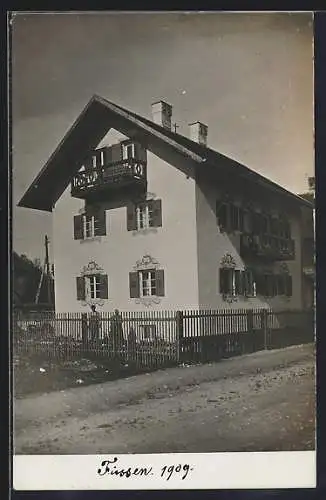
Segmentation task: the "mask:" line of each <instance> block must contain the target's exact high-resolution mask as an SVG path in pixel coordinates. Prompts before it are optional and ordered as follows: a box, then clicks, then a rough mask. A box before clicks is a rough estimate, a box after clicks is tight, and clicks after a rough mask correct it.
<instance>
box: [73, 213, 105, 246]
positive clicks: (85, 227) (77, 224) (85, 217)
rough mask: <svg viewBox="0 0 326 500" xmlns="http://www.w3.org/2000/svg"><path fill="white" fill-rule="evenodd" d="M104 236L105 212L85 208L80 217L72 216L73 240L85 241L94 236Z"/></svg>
mask: <svg viewBox="0 0 326 500" xmlns="http://www.w3.org/2000/svg"><path fill="white" fill-rule="evenodd" d="M105 235H106V212H105V210H101V209H97V208H96V209H95V208H94V207H93V208H92V207H88V208H86V212H85V213H84V214H82V215H75V216H74V239H75V240H85V239H91V238H94V237H95V236H105Z"/></svg>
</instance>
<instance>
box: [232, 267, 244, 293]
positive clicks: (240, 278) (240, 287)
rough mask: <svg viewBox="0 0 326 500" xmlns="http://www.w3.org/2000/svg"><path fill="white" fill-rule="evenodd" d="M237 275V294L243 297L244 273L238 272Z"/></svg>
mask: <svg viewBox="0 0 326 500" xmlns="http://www.w3.org/2000/svg"><path fill="white" fill-rule="evenodd" d="M234 273H235V294H236V295H242V294H243V283H244V282H243V275H244V273H243V271H239V270H236V271H234Z"/></svg>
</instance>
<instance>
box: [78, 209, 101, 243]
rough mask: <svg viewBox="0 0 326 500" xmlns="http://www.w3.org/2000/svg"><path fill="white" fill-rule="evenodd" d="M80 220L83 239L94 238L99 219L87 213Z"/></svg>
mask: <svg viewBox="0 0 326 500" xmlns="http://www.w3.org/2000/svg"><path fill="white" fill-rule="evenodd" d="M82 218H83V239H84V240H88V239H92V238H95V237H96V236H97V231H98V229H99V219H98V218H97V217H96V216H95V215H94V214H91V215H89V214H87V213H85V214H83V215H82ZM89 224H90V225H91V227H90V234H87V231H88V229H89V227H87V226H88V225H89Z"/></svg>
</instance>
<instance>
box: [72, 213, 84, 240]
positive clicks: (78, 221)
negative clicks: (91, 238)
mask: <svg viewBox="0 0 326 500" xmlns="http://www.w3.org/2000/svg"><path fill="white" fill-rule="evenodd" d="M83 236H84V235H83V216H82V215H75V216H74V239H75V240H82V239H83Z"/></svg>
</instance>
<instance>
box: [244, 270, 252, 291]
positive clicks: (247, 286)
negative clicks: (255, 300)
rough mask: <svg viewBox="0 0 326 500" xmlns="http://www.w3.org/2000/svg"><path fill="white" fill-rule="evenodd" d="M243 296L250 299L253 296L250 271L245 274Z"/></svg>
mask: <svg viewBox="0 0 326 500" xmlns="http://www.w3.org/2000/svg"><path fill="white" fill-rule="evenodd" d="M243 294H244V295H246V296H247V297H249V296H250V295H251V287H250V273H249V271H244V272H243Z"/></svg>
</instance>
